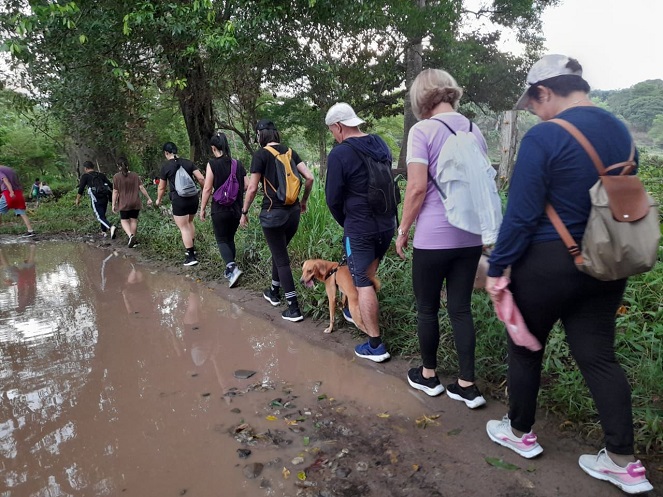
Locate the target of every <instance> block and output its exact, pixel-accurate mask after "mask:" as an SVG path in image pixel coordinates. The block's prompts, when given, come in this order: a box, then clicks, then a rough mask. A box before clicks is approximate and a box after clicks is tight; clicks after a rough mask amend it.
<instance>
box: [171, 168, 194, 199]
mask: <svg viewBox="0 0 663 497" xmlns="http://www.w3.org/2000/svg"><path fill="white" fill-rule="evenodd" d="M177 165H178V166H179V167H178V168H177V172H176V173H175V191H176V192H177V194H178V195H179V196H180V197H195V196H196V195H198V187H196V184H195V183H194V181H193V179H191V176H189V173H188V172H187V171H186V169H184V166H182V165H180V163H179V161H178V162H177Z"/></svg>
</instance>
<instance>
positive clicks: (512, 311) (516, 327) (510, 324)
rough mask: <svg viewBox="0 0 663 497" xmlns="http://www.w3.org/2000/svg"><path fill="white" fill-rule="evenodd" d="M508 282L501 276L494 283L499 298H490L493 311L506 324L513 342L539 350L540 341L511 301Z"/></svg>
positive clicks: (534, 350) (511, 296)
mask: <svg viewBox="0 0 663 497" xmlns="http://www.w3.org/2000/svg"><path fill="white" fill-rule="evenodd" d="M509 282H510V280H509V278H507V277H506V276H501V277H500V278H498V280H497V283H496V284H495V290H496V291H497V292H499V293H500V295H499V299H492V300H493V307H495V313H496V314H497V317H498V319H499V320H500V321H502V322H503V323H504V325H505V326H506V331H507V332H508V333H509V336H510V337H511V340H513V343H515V344H516V345H518V346H520V347H526V348H528V349H529V350H531V351H533V352H536V351H537V350H541V342H539V340H537V338H536V337H535V336H534V335H532V334H531V333H530V331H529V330H528V329H527V325H526V324H525V320H524V319H523V315H522V314H521V313H520V310H519V309H518V307H516V303H515V302H514V301H513V294H512V293H511V290H509V288H508V286H509Z"/></svg>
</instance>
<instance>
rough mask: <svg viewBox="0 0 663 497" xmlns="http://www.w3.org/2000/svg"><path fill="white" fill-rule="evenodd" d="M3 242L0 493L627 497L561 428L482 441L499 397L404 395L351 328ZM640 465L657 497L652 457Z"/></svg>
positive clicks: (247, 298) (71, 247)
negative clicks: (590, 472)
mask: <svg viewBox="0 0 663 497" xmlns="http://www.w3.org/2000/svg"><path fill="white" fill-rule="evenodd" d="M7 241H8V240H0V250H2V252H3V255H4V256H5V258H6V259H7V261H8V262H9V266H8V267H7V268H4V269H3V279H2V284H1V285H0V393H1V395H0V496H2V497H18V496H20V497H23V496H39V497H41V496H102V495H108V496H114V495H123V496H124V495H134V496H141V497H143V496H159V497H161V496H168V495H172V496H178V495H180V496H181V495H187V496H228V497H244V496H246V497H254V496H255V497H260V496H297V495H299V496H310V497H332V496H339V497H341V496H342V497H351V496H352V497H354V496H412V497H419V496H422V497H423V496H465V495H467V496H470V495H471V496H504V497H506V496H511V497H516V496H546V497H547V496H551V497H552V496H576V495H590V496H593V495H603V496H606V497H610V496H619V495H623V494H622V492H620V491H619V490H618V489H617V488H615V487H613V486H612V485H610V484H608V483H603V482H599V481H596V480H593V479H591V478H589V477H588V476H586V475H585V474H584V473H583V472H582V471H581V470H580V468H579V467H578V465H577V462H576V461H577V457H578V455H579V454H581V453H588V452H595V451H596V450H597V447H594V446H589V445H587V444H586V443H583V442H581V441H579V440H578V439H577V438H576V436H575V434H574V433H573V432H570V431H564V430H561V429H560V425H561V423H560V421H559V420H556V419H555V418H553V417H549V418H545V416H544V414H543V413H541V414H540V420H539V422H538V423H537V427H536V429H537V433H538V435H539V441H540V442H541V444H542V445H543V447H544V449H545V452H544V454H543V455H542V456H541V457H539V458H537V459H535V460H530V461H528V460H525V459H522V458H520V457H519V456H517V455H516V454H514V453H511V452H510V451H507V449H504V448H501V447H499V446H497V445H495V444H494V443H492V442H490V441H489V440H488V438H487V436H486V434H485V423H486V421H487V420H488V419H498V418H500V417H501V416H502V415H503V414H504V413H505V412H506V408H505V405H504V404H503V402H502V401H500V400H496V399H488V400H489V402H488V406H487V407H486V408H484V409H479V410H476V411H470V410H468V409H467V408H465V406H464V405H463V404H460V403H458V402H455V401H453V400H450V399H449V398H447V397H446V396H444V395H442V396H440V397H437V398H429V397H427V396H426V395H424V394H422V393H420V392H415V391H413V390H412V389H411V388H410V387H409V386H408V385H407V382H406V380H405V373H406V371H407V369H408V367H409V363H408V361H407V360H405V359H394V360H391V361H389V362H387V363H384V364H374V363H371V362H369V361H363V360H361V359H358V358H356V357H355V356H354V354H353V346H354V345H355V344H356V340H355V339H353V337H352V336H351V334H350V333H347V332H345V331H343V330H339V331H338V332H335V333H333V334H332V335H324V334H323V333H322V330H323V329H324V327H325V324H324V323H315V322H313V321H311V320H308V319H307V320H305V321H304V322H302V323H287V322H284V321H283V320H282V319H280V316H279V310H278V309H277V308H272V307H271V306H270V305H269V304H267V303H266V302H264V300H263V299H262V298H261V297H260V296H259V295H256V294H255V293H254V292H250V291H246V290H243V289H242V288H237V289H232V290H229V289H228V288H226V287H225V285H216V284H203V283H198V282H195V281H193V280H192V279H191V278H187V277H186V275H181V274H174V273H173V272H170V271H168V270H167V269H166V268H162V267H159V266H157V265H155V264H151V263H146V262H145V261H143V262H140V263H139V262H137V261H136V260H135V259H134V258H131V257H128V255H129V252H125V251H123V250H122V249H119V250H116V251H114V252H113V251H110V250H108V247H104V248H102V249H99V248H97V247H95V246H91V245H90V244H87V243H84V242H80V241H79V242H78V243H62V242H47V241H43V240H40V241H38V242H37V243H35V244H27V243H25V244H14V243H7ZM11 241H12V242H13V240H11ZM2 242H5V243H2ZM178 272H181V271H180V270H179V269H178ZM191 273H192V274H195V272H193V271H192V272H191ZM238 370H249V371H252V372H254V374H253V375H251V376H250V377H249V378H243V376H246V375H243V374H237V371H238ZM237 376H240V377H239V378H238V377H237ZM646 464H647V466H648V469H649V475H650V477H651V480H652V483H653V484H654V486H655V488H656V490H655V491H654V492H653V493H650V494H649V495H663V494H661V493H660V491H661V490H662V489H663V481H662V480H663V478H661V476H662V475H663V472H662V471H663V467H661V466H663V462H661V461H658V462H657V461H654V460H652V461H647V462H646ZM657 468H658V469H657Z"/></svg>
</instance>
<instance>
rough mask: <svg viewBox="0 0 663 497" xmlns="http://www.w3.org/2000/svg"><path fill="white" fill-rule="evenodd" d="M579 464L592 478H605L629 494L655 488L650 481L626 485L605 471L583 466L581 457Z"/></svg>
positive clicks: (604, 479)
mask: <svg viewBox="0 0 663 497" xmlns="http://www.w3.org/2000/svg"><path fill="white" fill-rule="evenodd" d="M578 465H579V466H580V469H582V470H583V471H584V472H585V473H587V474H588V475H589V476H591V477H592V478H596V479H597V480H603V481H607V482H610V483H612V484H613V485H615V486H617V487H619V488H620V489H621V490H622V491H624V492H626V493H627V494H640V493H642V492H651V491H652V490H654V487H653V486H652V484H651V483H649V482H646V483H645V482H642V483H638V484H637V485H626V484H625V483H622V482H620V481H619V480H615V479H613V478H610V477H609V476H608V475H604V474H603V473H600V472H598V471H595V470H593V469H591V468H588V467H586V466H583V464H582V461H581V460H580V459H578Z"/></svg>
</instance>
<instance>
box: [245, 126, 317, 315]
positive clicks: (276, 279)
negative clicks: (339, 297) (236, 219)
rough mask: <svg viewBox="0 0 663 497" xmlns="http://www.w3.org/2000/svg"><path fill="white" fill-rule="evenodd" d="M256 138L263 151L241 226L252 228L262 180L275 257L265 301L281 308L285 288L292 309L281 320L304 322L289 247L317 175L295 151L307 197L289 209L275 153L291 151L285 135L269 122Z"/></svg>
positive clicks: (265, 223)
mask: <svg viewBox="0 0 663 497" xmlns="http://www.w3.org/2000/svg"><path fill="white" fill-rule="evenodd" d="M256 134H257V139H258V143H259V144H260V146H261V147H263V148H261V149H259V150H257V151H256V153H255V154H254V155H253V160H252V161H251V176H250V177H249V186H248V188H247V190H246V198H245V199H244V206H243V207H242V217H241V219H240V225H241V226H242V227H246V226H247V225H248V222H249V218H248V214H249V208H250V207H251V203H253V200H254V199H255V196H256V193H257V192H258V185H259V184H260V182H261V180H262V181H263V184H264V185H268V186H265V187H264V188H263V200H262V210H261V211H260V218H259V219H260V225H261V226H262V232H263V233H264V235H265V240H266V241H267V245H268V246H269V251H270V252H271V254H272V284H271V286H270V287H269V288H267V289H266V290H265V291H264V292H263V297H264V298H265V300H267V301H268V302H269V303H270V304H272V305H273V306H277V305H279V304H280V303H281V287H283V290H284V292H285V299H286V302H287V303H288V308H287V309H286V310H285V311H283V312H282V313H281V317H282V318H283V319H286V320H288V321H293V322H296V321H302V320H303V319H304V316H303V315H302V313H301V311H300V309H299V302H298V301H297V292H296V290H295V280H294V278H293V277H292V269H291V268H290V256H289V255H288V244H289V243H290V240H292V238H293V237H294V236H295V234H296V233H297V228H298V227H299V218H300V214H301V213H304V212H306V203H307V201H308V197H309V195H310V194H311V189H312V188H313V175H312V174H311V171H309V169H308V167H306V164H305V163H304V161H302V160H301V159H300V157H299V155H298V154H297V152H295V151H294V150H291V152H292V162H294V164H296V168H297V171H298V172H299V174H300V175H301V177H302V178H303V179H304V194H303V195H302V198H301V200H299V198H297V200H296V201H295V202H294V203H293V204H291V205H286V204H285V202H284V201H282V200H280V199H279V198H278V195H277V191H278V189H279V186H280V183H279V179H278V178H279V175H278V171H277V167H283V166H281V165H278V166H277V164H276V160H277V159H276V156H275V155H274V152H276V153H277V154H283V153H287V152H288V150H290V149H289V148H288V147H287V146H285V145H283V144H282V143H281V135H280V133H279V131H278V130H277V129H276V126H275V125H274V123H273V122H272V121H270V120H269V119H261V120H260V121H258V124H257V126H256ZM270 150H271V151H270Z"/></svg>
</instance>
